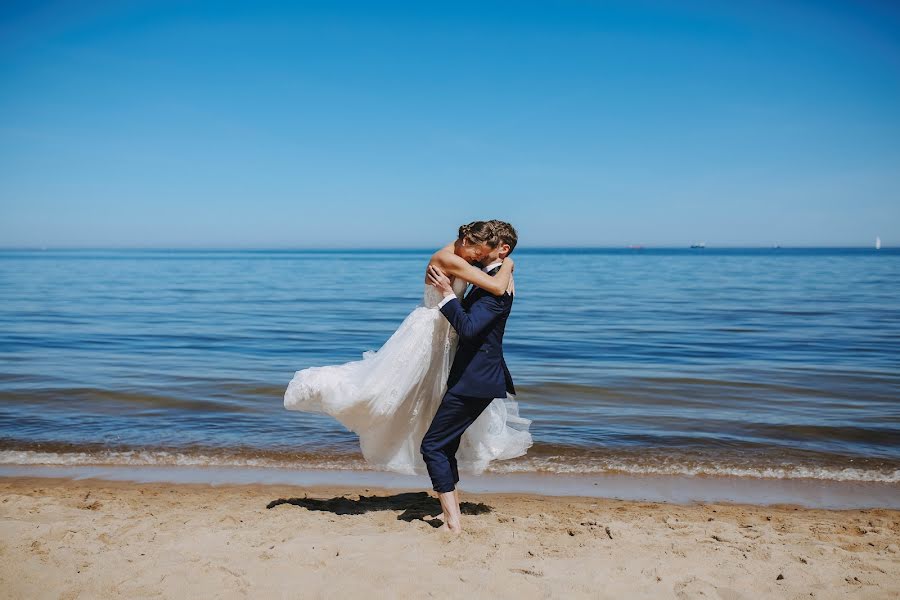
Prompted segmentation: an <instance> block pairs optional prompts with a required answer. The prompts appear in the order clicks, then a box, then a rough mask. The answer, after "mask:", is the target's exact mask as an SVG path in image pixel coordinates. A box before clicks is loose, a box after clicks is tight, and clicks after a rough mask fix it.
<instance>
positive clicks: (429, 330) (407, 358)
mask: <svg viewBox="0 0 900 600" xmlns="http://www.w3.org/2000/svg"><path fill="white" fill-rule="evenodd" d="M465 288H466V282H465V281H463V280H461V279H456V280H454V282H453V291H454V292H455V293H456V295H457V297H459V298H462V295H463V292H464V291H465ZM441 299H442V296H441V293H440V291H439V290H438V289H437V288H435V287H434V286H431V285H426V286H425V295H424V298H423V300H422V303H421V304H420V305H419V306H417V307H416V308H415V309H414V310H413V311H412V312H411V313H410V314H409V315H408V316H407V317H406V318H405V319H404V320H403V322H402V323H401V324H400V327H399V328H398V329H397V331H395V332H394V334H393V335H391V337H390V339H388V341H387V342H385V343H384V345H383V346H382V347H381V348H380V349H379V350H378V351H377V352H375V351H371V350H369V351H367V352H364V353H363V355H362V360H357V361H353V362H348V363H345V364H342V365H329V366H324V367H310V368H308V369H304V370H302V371H297V372H296V373H295V374H294V377H293V379H292V380H291V382H290V383H289V384H288V387H287V390H286V391H285V393H284V407H285V408H287V409H289V410H299V411H306V412H315V413H323V414H327V415H331V416H332V417H334V418H335V419H337V420H338V421H340V422H341V423H342V424H343V425H344V426H345V427H347V428H348V429H349V430H351V431H353V432H354V433H356V434H357V435H358V436H359V445H360V449H361V450H362V454H363V457H364V458H365V459H366V462H367V463H369V464H370V465H372V466H374V467H375V468H378V469H384V470H388V471H395V472H398V473H406V474H417V475H427V474H428V471H427V470H426V468H425V462H424V461H423V460H422V455H421V453H420V451H419V445H420V444H421V442H422V438H423V437H424V436H425V432H426V431H428V427H429V425H431V420H432V418H433V417H434V414H435V412H436V411H437V409H438V406H439V405H440V403H441V398H442V397H443V395H444V392H445V391H446V390H447V377H448V376H449V373H450V365H451V364H452V363H453V356H454V354H455V353H456V345H457V341H458V337H457V334H456V331H455V330H454V329H453V328H452V327H451V326H450V323H449V322H448V321H447V319H446V318H444V315H442V314H441V312H440V310H438V308H437V305H438V302H440V301H441ZM530 424H531V421H530V420H528V419H524V418H521V417H520V416H519V409H518V404H517V403H516V401H515V397H514V396H513V395H511V394H507V396H506V398H496V399H494V401H493V402H492V403H491V404H490V405H489V406H488V408H486V409H485V411H484V412H483V413H482V414H481V415H480V416H479V417H478V419H476V420H475V422H474V423H472V425H471V426H469V428H468V429H467V430H466V431H465V433H464V434H463V436H462V439H461V440H460V446H459V451H458V452H457V454H456V459H457V465H458V467H459V470H460V471H464V472H468V473H473V474H477V473H481V472H482V471H484V469H485V468H486V467H487V466H488V464H489V463H490V462H491V461H492V460H504V459H509V458H514V457H516V456H521V455H523V454H525V452H526V451H527V450H528V448H529V447H530V446H531V444H532V439H531V434H530V433H529V432H528V427H529V425H530Z"/></svg>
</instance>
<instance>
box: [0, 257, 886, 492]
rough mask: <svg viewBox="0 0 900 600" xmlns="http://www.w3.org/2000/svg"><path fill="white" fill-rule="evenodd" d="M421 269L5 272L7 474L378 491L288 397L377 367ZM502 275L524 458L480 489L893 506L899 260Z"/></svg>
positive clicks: (0, 280)
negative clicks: (537, 480) (211, 470)
mask: <svg viewBox="0 0 900 600" xmlns="http://www.w3.org/2000/svg"><path fill="white" fill-rule="evenodd" d="M433 250H434V249H397V250H389V249H374V250H358V249H354V250H339V249H334V250H333V249H320V250H245V249H240V250H221V249H211V250H203V249H189V250H182V249H174V250H161V249H127V250H85V249H78V250H75V249H73V250H3V251H0V465H3V466H22V465H31V466H36V465H44V466H56V467H65V466H86V465H95V466H96V465H101V466H104V465H105V466H130V467H136V466H154V467H161V466H165V467H194V468H203V467H218V468H228V469H233V470H234V469H242V468H252V469H272V470H279V469H280V470H294V471H297V470H318V471H342V472H365V471H371V468H370V467H369V466H368V465H367V464H366V463H365V461H364V460H363V458H362V456H361V454H360V452H359V444H358V440H357V438H356V436H355V435H354V434H353V433H352V432H350V431H348V430H347V429H345V428H344V427H343V426H342V425H341V424H340V423H338V422H337V421H335V420H334V419H332V418H330V417H328V416H324V415H316V414H309V413H300V412H294V411H287V410H285V409H284V407H283V394H284V390H285V388H286V386H287V383H288V382H289V381H290V379H291V378H292V376H293V374H294V372H295V371H298V370H301V369H305V368H308V367H313V366H321V365H330V364H341V363H345V362H348V361H354V360H360V359H361V358H362V354H363V353H364V352H366V351H369V350H376V351H377V350H378V349H379V348H380V347H381V345H382V344H383V343H384V342H385V341H386V340H387V339H388V338H389V337H390V336H391V334H392V333H393V332H394V330H395V329H396V328H397V327H398V326H399V325H400V323H401V322H402V321H403V319H404V318H405V317H406V315H408V314H409V313H410V312H411V311H412V310H413V309H414V308H415V307H416V306H418V305H419V304H420V303H421V302H422V298H423V291H424V285H425V284H424V271H425V267H426V264H427V262H428V258H429V256H430V254H431V253H432V252H433ZM513 257H514V258H515V259H516V273H515V280H516V299H515V302H514V304H513V310H512V314H511V316H510V318H509V321H508V324H507V328H506V335H505V339H504V351H505V357H506V361H507V364H508V366H509V368H510V371H511V373H512V376H513V379H514V381H515V385H516V388H517V395H516V400H517V401H518V403H519V411H520V415H521V416H522V417H525V418H527V419H531V421H532V423H531V428H530V431H531V433H532V435H533V437H534V445H533V446H532V447H531V448H530V449H529V451H528V453H527V454H526V455H525V456H522V457H519V458H515V459H511V460H505V461H498V462H495V463H493V464H492V465H491V466H490V468H489V473H496V474H504V473H506V474H509V473H522V474H542V475H548V476H591V475H629V476H640V475H659V476H664V475H672V476H683V477H692V478H716V477H728V478H739V479H741V480H743V481H747V480H755V481H763V480H819V481H827V482H874V483H884V484H897V483H900V250H898V249H891V248H883V249H881V250H875V249H874V248H871V249H869V248H711V247H707V248H528V247H521V248H518V249H516V251H515V253H514V254H513ZM370 476H371V475H370ZM544 481H547V479H546V478H545V479H544Z"/></svg>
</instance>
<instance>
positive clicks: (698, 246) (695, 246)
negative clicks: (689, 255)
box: [691, 242, 706, 248]
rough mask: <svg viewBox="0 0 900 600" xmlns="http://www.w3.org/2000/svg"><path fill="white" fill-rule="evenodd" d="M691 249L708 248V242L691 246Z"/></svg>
mask: <svg viewBox="0 0 900 600" xmlns="http://www.w3.org/2000/svg"><path fill="white" fill-rule="evenodd" d="M691 248H706V242H700V243H697V244H691Z"/></svg>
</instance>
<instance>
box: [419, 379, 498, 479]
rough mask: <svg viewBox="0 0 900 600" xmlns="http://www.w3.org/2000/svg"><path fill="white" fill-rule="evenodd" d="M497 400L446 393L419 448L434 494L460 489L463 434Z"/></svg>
mask: <svg viewBox="0 0 900 600" xmlns="http://www.w3.org/2000/svg"><path fill="white" fill-rule="evenodd" d="M493 401H494V399H493V398H476V397H473V396H461V395H458V394H453V393H451V392H447V393H446V394H444V397H443V398H442V399H441V405H440V406H439V407H438V409H437V412H436V413H435V414H434V419H432V421H431V426H430V427H429V428H428V431H427V432H426V433H425V437H424V438H422V445H421V446H420V448H419V449H420V451H421V452H422V458H423V459H425V466H426V467H428V475H429V477H431V483H432V487H433V488H434V491H436V492H438V493H443V492H452V491H453V490H454V489H455V488H456V484H457V483H458V482H459V471H458V470H457V467H456V451H457V450H459V442H460V439H461V438H462V434H463V432H464V431H465V430H466V429H467V428H468V427H469V425H471V424H472V423H474V422H475V419H477V418H478V415H480V414H481V413H482V412H484V409H486V408H487V407H488V406H489V405H490V404H491V402H493Z"/></svg>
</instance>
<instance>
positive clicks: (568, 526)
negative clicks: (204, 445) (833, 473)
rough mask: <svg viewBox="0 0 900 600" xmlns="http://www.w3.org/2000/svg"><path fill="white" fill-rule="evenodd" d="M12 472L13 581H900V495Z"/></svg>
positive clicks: (638, 593)
mask: <svg viewBox="0 0 900 600" xmlns="http://www.w3.org/2000/svg"><path fill="white" fill-rule="evenodd" d="M462 499H463V501H464V506H463V511H464V513H466V514H465V515H464V526H465V527H466V528H467V529H466V531H465V532H464V533H463V534H462V535H461V536H458V537H456V536H453V534H449V533H444V532H440V531H438V530H436V529H435V526H436V525H439V522H434V523H429V522H426V521H424V520H423V517H424V516H425V515H427V514H433V513H438V512H440V508H439V505H438V503H437V500H436V499H435V498H434V497H433V496H432V495H431V493H430V492H423V491H410V492H404V491H398V490H380V489H375V488H369V489H362V488H360V489H347V488H333V487H332V488H297V487H287V486H263V485H247V486H209V485H186V484H177V485H176V484H159V483H153V484H134V483H120V482H108V481H98V480H78V481H72V480H65V479H42V478H24V477H23V478H17V477H11V478H4V479H0V522H2V525H0V596H2V597H3V598H22V599H28V600H32V599H37V598H65V599H71V598H90V599H102V598H145V597H163V598H340V599H345V598H429V597H436V598H516V599H517V600H519V599H526V598H567V599H568V598H615V599H631V598H721V599H727V600H731V599H739V598H746V599H748V600H749V599H757V598H842V599H843V598H900V551H898V544H900V511H897V510H883V509H871V510H840V511H838V510H819V509H805V508H799V507H792V506H777V507H775V506H751V505H736V504H692V505H678V504H667V503H652V502H631V501H619V500H603V499H597V498H574V497H547V496H535V495H524V494H479V495H475V494H466V493H463V494H462Z"/></svg>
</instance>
